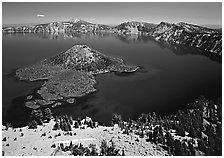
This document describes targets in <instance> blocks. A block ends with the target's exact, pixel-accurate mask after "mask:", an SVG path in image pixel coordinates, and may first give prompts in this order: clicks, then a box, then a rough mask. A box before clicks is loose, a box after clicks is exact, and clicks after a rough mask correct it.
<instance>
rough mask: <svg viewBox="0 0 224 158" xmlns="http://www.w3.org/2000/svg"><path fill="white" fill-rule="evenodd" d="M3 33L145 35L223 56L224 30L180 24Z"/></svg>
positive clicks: (79, 25)
mask: <svg viewBox="0 0 224 158" xmlns="http://www.w3.org/2000/svg"><path fill="white" fill-rule="evenodd" d="M2 32H3V33H39V32H48V33H54V32H83V33H85V32H111V33H118V34H145V35H148V36H150V37H152V38H153V39H155V40H156V41H163V42H167V43H168V44H178V45H188V46H191V47H195V48H198V49H200V50H202V51H207V52H210V53H214V54H217V55H221V54H222V33H221V30H220V29H211V28H207V27H203V26H198V25H194V24H189V23H185V22H179V23H176V24H173V23H168V22H161V23H160V24H158V25H157V24H153V23H147V22H137V21H131V22H124V23H121V24H120V25H117V26H115V27H112V26H108V25H103V24H93V23H90V22H87V21H84V20H79V19H75V20H70V21H62V22H51V23H45V24H37V25H32V26H19V27H3V29H2Z"/></svg>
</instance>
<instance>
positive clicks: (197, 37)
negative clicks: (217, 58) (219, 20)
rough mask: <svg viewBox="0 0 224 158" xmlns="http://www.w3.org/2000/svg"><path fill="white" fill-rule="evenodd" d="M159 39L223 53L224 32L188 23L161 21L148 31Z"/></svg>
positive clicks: (219, 53)
mask: <svg viewBox="0 0 224 158" xmlns="http://www.w3.org/2000/svg"><path fill="white" fill-rule="evenodd" d="M148 34H149V35H150V36H152V37H153V38H154V39H155V40H157V41H163V42H164V41H165V42H167V43H169V44H180V45H188V46H192V47H196V48H198V49H201V50H203V51H207V52H211V53H215V54H218V55H221V54H222V34H221V33H219V32H218V31H217V30H214V29H208V28H205V27H200V26H197V25H192V24H187V23H183V22H180V23H177V24H171V23H166V22H161V23H160V24H159V25H157V26H156V27H154V28H153V29H152V30H151V32H148Z"/></svg>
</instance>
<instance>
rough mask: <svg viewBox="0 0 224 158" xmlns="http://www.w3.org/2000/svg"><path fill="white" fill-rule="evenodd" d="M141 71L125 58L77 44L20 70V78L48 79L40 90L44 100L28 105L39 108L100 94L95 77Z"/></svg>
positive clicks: (18, 74)
mask: <svg viewBox="0 0 224 158" xmlns="http://www.w3.org/2000/svg"><path fill="white" fill-rule="evenodd" d="M137 69H138V67H137V66H134V65H126V64H125V63H124V61H123V60H122V59H120V58H114V57H110V56H106V55H104V54H102V53H100V52H98V51H96V50H94V49H91V48H90V47H88V46H86V45H74V46H73V47H72V48H70V49H69V50H67V51H65V52H62V53H59V54H57V55H55V56H53V57H51V58H48V59H44V60H42V61H40V62H38V63H36V64H34V65H32V66H29V67H25V68H20V69H18V70H16V77H18V78H20V79H21V80H29V81H36V80H45V82H44V84H43V85H42V87H41V88H40V89H39V90H38V91H37V93H38V94H39V95H40V96H41V98H33V96H30V97H29V98H31V100H30V99H28V100H29V101H28V102H26V106H28V107H30V108H38V107H39V106H41V105H49V104H51V105H52V106H56V105H59V102H57V101H58V100H66V101H67V102H69V103H70V102H74V98H75V97H81V96H84V95H86V94H89V93H91V92H94V91H96V89H95V88H94V84H95V83H96V80H95V78H94V76H93V75H96V74H101V73H108V72H120V73H127V72H134V71H136V70H137ZM67 99H68V100H67Z"/></svg>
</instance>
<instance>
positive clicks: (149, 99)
mask: <svg viewBox="0 0 224 158" xmlns="http://www.w3.org/2000/svg"><path fill="white" fill-rule="evenodd" d="M75 44H87V45H88V46H89V47H91V48H93V49H96V50H98V51H100V52H102V53H104V54H106V55H110V56H114V57H121V58H123V59H124V60H125V61H126V62H127V63H131V64H135V65H138V66H141V67H143V69H142V70H141V71H138V72H135V73H133V74H129V75H117V74H114V73H108V74H103V75H97V76H96V80H97V84H96V85H95V87H96V88H97V92H95V93H92V94H89V95H88V96H86V97H83V98H79V99H78V100H77V104H75V105H62V106H59V107H56V108H55V109H53V113H54V114H55V115H62V114H68V115H72V116H73V117H74V118H76V117H85V116H90V117H92V118H93V120H95V121H99V122H101V123H103V124H108V123H110V121H111V118H112V115H113V113H118V114H121V115H122V117H123V118H124V119H128V118H133V119H135V118H137V117H138V116H139V115H140V114H141V113H148V112H154V111H155V112H157V113H158V114H160V115H164V114H173V113H175V112H176V111H177V110H179V109H184V108H186V104H187V103H189V102H192V101H194V100H195V99H197V98H198V97H199V95H201V94H202V95H204V96H205V97H206V98H207V99H213V100H216V99H217V98H218V97H221V94H222V64H221V62H220V61H217V60H214V59H215V58H214V57H208V56H206V53H205V52H200V51H198V50H195V49H193V48H189V47H177V46H170V45H167V44H164V43H160V42H156V41H154V40H153V39H151V38H149V37H147V36H138V35H127V36H123V35H117V34H106V33H101V34H92V33H88V34H67V35H66V34H54V35H50V34H41V33H40V34H31V33H30V34H4V35H3V41H2V53H3V55H2V60H3V68H2V82H3V91H2V92H3V96H2V98H3V104H2V113H3V123H5V122H8V121H10V122H14V123H15V124H18V125H23V122H24V121H26V119H27V118H28V115H27V113H28V112H29V110H28V109H27V108H25V106H24V98H25V97H26V96H27V95H28V94H30V93H32V91H34V89H36V88H38V87H40V86H41V84H42V83H43V82H27V81H19V80H18V79H16V78H14V77H13V73H15V69H17V68H20V67H25V66H29V65H32V64H34V63H36V62H38V61H40V60H42V59H44V58H48V57H52V56H54V55H55V54H58V53H60V52H63V51H66V50H67V49H69V48H70V47H72V46H73V45H75Z"/></svg>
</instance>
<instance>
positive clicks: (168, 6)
mask: <svg viewBox="0 0 224 158" xmlns="http://www.w3.org/2000/svg"><path fill="white" fill-rule="evenodd" d="M71 19H82V20H86V21H89V22H92V23H98V24H107V25H117V24H120V23H122V22H127V21H140V22H149V23H156V24H158V23H160V22H161V21H165V22H170V23H177V22H181V21H182V22H188V23H192V24H198V25H204V24H214V25H221V24H222V4H221V2H213V3H212V2H197V3H196V2H179V3H175V2H158V3H156V2H139V3H137V2H123V3H121V2H110V3H109V2H107V3H103V2H83V3H81V2H61V3H60V2H40V3H38V2H3V3H2V24H3V25H6V24H31V23H45V22H52V21H65V20H71Z"/></svg>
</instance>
